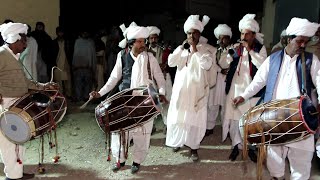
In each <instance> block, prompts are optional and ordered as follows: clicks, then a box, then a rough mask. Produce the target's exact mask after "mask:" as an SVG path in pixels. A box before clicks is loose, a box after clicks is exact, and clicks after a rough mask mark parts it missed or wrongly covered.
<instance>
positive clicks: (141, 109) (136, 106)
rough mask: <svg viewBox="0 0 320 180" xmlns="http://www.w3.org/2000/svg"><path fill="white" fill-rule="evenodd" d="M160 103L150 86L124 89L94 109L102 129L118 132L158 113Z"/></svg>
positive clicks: (144, 121)
mask: <svg viewBox="0 0 320 180" xmlns="http://www.w3.org/2000/svg"><path fill="white" fill-rule="evenodd" d="M160 112H161V105H160V101H159V98H158V93H157V92H156V90H155V89H154V88H153V87H152V86H142V87H138V88H131V89H125V90H123V91H121V92H118V93H116V94H114V95H113V96H111V97H109V98H107V99H106V100H104V101H102V102H101V103H100V104H99V105H98V106H97V107H96V109H95V116H96V120H97V123H98V125H99V127H100V128H101V130H102V131H104V132H106V128H108V132H119V131H124V130H130V129H132V128H134V127H136V126H138V125H143V124H145V123H146V122H148V121H149V120H150V119H151V118H153V117H155V116H157V115H159V114H160Z"/></svg>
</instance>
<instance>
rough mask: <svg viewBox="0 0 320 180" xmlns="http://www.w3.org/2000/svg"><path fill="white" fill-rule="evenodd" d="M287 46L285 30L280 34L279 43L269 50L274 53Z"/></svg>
mask: <svg viewBox="0 0 320 180" xmlns="http://www.w3.org/2000/svg"><path fill="white" fill-rule="evenodd" d="M286 45H287V33H286V30H285V29H284V30H282V32H281V34H280V41H279V42H278V43H277V44H276V45H274V46H273V47H272V49H271V53H274V52H276V51H279V50H282V49H283V48H284V47H286Z"/></svg>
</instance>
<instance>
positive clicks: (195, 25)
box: [183, 15, 210, 34]
mask: <svg viewBox="0 0 320 180" xmlns="http://www.w3.org/2000/svg"><path fill="white" fill-rule="evenodd" d="M209 20H210V18H209V17H208V16H207V15H204V16H203V18H202V21H200V20H199V15H190V16H189V17H188V19H187V20H186V22H185V23H184V26H183V29H184V32H185V33H186V34H187V32H188V31H189V30H190V29H196V30H198V31H200V33H201V32H202V31H203V29H204V26H205V25H206V24H207V23H208V22H209Z"/></svg>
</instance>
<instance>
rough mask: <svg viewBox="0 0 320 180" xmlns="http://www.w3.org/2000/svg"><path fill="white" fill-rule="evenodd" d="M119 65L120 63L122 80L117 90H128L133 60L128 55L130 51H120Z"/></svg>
mask: <svg viewBox="0 0 320 180" xmlns="http://www.w3.org/2000/svg"><path fill="white" fill-rule="evenodd" d="M121 63H122V79H121V83H120V85H119V90H120V91H122V90H124V89H127V88H130V85H131V74H132V66H133V63H134V60H133V58H132V57H131V55H130V51H128V52H127V53H126V51H125V50H122V51H121Z"/></svg>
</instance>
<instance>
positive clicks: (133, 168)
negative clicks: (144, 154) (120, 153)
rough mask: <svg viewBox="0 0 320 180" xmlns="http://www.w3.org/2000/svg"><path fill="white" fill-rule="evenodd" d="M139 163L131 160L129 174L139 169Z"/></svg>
mask: <svg viewBox="0 0 320 180" xmlns="http://www.w3.org/2000/svg"><path fill="white" fill-rule="evenodd" d="M139 168H140V164H138V163H135V162H133V163H132V166H131V174H135V173H136V172H138V171H139Z"/></svg>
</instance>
